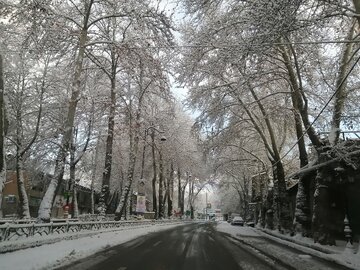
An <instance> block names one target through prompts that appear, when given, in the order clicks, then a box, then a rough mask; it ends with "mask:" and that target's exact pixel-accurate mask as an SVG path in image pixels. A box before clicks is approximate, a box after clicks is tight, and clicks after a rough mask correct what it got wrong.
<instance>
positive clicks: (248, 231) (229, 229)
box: [216, 221, 260, 237]
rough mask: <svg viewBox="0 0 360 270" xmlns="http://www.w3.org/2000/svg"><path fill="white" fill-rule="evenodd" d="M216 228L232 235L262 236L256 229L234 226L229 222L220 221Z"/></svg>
mask: <svg viewBox="0 0 360 270" xmlns="http://www.w3.org/2000/svg"><path fill="white" fill-rule="evenodd" d="M216 229H217V230H218V231H220V232H225V233H228V234H231V235H232V236H234V237H236V236H253V237H256V236H260V235H259V234H258V233H257V232H256V230H254V229H253V228H251V227H246V226H232V225H230V224H229V223H227V222H225V221H224V222H218V224H217V226H216Z"/></svg>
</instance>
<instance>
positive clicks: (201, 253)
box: [59, 222, 344, 270]
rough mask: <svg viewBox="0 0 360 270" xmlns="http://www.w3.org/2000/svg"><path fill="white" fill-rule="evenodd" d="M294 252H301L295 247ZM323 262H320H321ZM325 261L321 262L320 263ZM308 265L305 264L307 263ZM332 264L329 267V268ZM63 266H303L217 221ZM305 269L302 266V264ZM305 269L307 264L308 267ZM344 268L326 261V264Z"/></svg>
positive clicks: (187, 269) (131, 269) (170, 269)
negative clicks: (248, 241) (251, 242)
mask: <svg viewBox="0 0 360 270" xmlns="http://www.w3.org/2000/svg"><path fill="white" fill-rule="evenodd" d="M293 252H294V253H293V255H292V253H291V254H290V256H297V255H298V254H297V253H296V251H293ZM317 263H319V262H317ZM321 264H322V263H321V262H320V265H321ZM303 266H304V265H303ZM328 267H329V268H328ZM59 269H70V270H79V269H81V270H83V269H90V270H91V269H92V270H100V269H104V270H105V269H106V270H112V269H113V270H195V269H199V270H200V269H204V270H215V269H219V270H220V269H221V270H233V269H244V270H245V269H246V270H248V269H249V270H250V269H254V270H267V269H279V270H281V269H299V268H297V267H294V266H292V265H291V263H290V264H284V263H283V262H282V261H280V260H277V259H276V258H274V257H272V256H269V255H265V254H262V252H261V249H256V248H255V249H254V248H252V247H249V246H248V245H244V244H241V242H238V241H237V240H236V239H234V238H232V237H230V236H228V235H226V234H223V233H219V232H217V231H215V229H214V224H213V223H209V222H208V223H191V224H187V225H183V226H178V227H175V228H172V229H169V230H166V231H162V232H157V233H152V234H149V235H146V236H143V237H140V238H138V239H135V240H132V241H130V242H127V243H125V244H122V245H119V246H115V247H112V248H109V249H107V250H105V251H103V252H100V253H97V254H95V255H93V256H90V257H88V258H85V259H82V260H80V261H78V262H75V263H72V264H71V267H70V266H65V267H62V268H59ZM300 269H302V268H300ZM304 269H305V268H304ZM315 269H344V268H337V266H334V265H333V266H331V265H330V264H328V263H327V262H325V266H324V268H322V267H318V266H315Z"/></svg>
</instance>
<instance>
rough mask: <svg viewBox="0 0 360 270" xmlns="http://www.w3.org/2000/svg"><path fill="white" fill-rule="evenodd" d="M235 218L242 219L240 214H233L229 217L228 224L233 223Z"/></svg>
mask: <svg viewBox="0 0 360 270" xmlns="http://www.w3.org/2000/svg"><path fill="white" fill-rule="evenodd" d="M234 217H240V214H238V213H232V214H230V215H229V216H228V220H227V222H228V223H231V222H232V221H233V219H234Z"/></svg>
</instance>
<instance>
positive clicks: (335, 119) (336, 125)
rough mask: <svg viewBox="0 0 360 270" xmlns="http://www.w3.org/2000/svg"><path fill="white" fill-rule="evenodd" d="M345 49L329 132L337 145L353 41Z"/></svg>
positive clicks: (351, 31)
mask: <svg viewBox="0 0 360 270" xmlns="http://www.w3.org/2000/svg"><path fill="white" fill-rule="evenodd" d="M354 29H355V23H353V25H352V26H351V28H350V30H349V34H348V36H347V40H352V39H353V35H354ZM344 46H345V47H344V50H343V53H342V57H341V60H340V66H339V71H338V76H337V78H336V84H335V89H336V93H335V101H334V111H333V116H332V123H331V129H330V134H329V141H330V144H331V145H335V144H337V143H338V141H339V136H340V122H341V116H342V113H343V110H344V104H345V101H346V96H347V91H346V84H347V81H346V74H347V72H348V67H349V65H350V63H351V61H350V60H351V58H352V49H353V46H354V45H353V43H347V44H345V45H344Z"/></svg>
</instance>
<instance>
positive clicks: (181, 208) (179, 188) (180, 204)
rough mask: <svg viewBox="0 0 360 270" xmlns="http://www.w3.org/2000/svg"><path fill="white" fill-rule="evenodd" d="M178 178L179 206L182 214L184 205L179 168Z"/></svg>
mask: <svg viewBox="0 0 360 270" xmlns="http://www.w3.org/2000/svg"><path fill="white" fill-rule="evenodd" d="M177 178H178V208H179V209H180V214H181V216H182V215H183V214H184V207H183V204H182V203H181V199H182V192H181V170H180V168H178V170H177Z"/></svg>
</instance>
